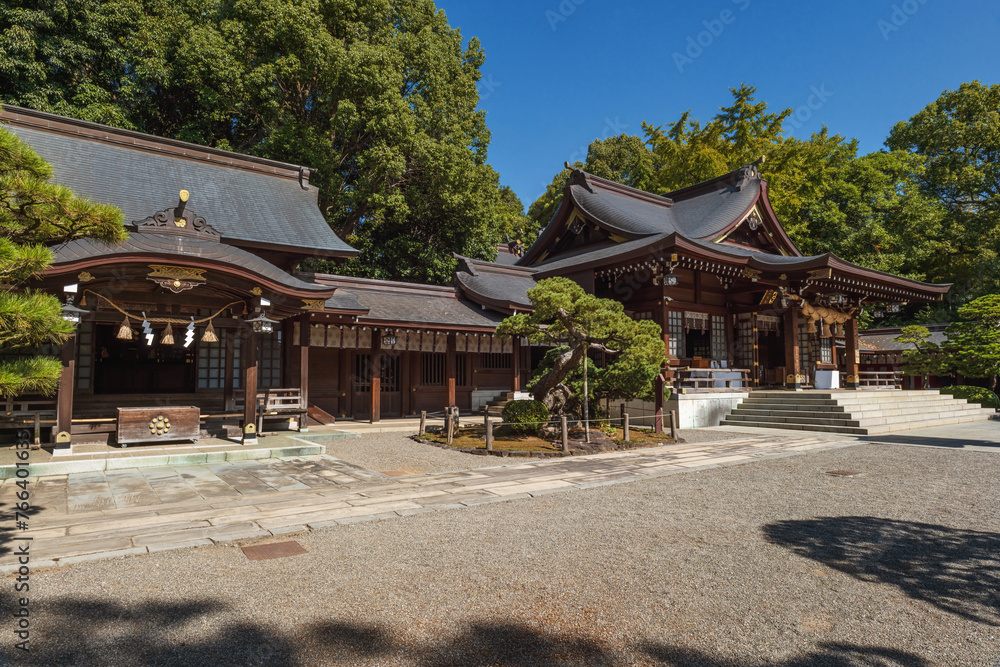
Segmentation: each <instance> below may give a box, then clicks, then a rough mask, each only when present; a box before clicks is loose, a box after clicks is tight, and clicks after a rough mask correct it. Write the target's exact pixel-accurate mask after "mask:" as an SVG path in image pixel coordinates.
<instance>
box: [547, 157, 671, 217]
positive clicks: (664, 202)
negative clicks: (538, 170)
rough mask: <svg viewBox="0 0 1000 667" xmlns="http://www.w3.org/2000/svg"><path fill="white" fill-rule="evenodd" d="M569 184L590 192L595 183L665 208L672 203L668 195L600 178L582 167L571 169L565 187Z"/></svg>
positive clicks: (606, 188)
mask: <svg viewBox="0 0 1000 667" xmlns="http://www.w3.org/2000/svg"><path fill="white" fill-rule="evenodd" d="M567 168H571V169H572V167H569V164H568V163H567ZM571 185H580V186H582V187H584V188H585V189H586V190H587V191H588V192H591V193H593V192H594V189H593V186H595V185H596V186H598V187H599V188H600V189H602V190H608V191H612V192H615V193H616V194H621V195H625V196H627V197H632V198H633V199H641V200H643V201H648V202H650V203H653V204H659V205H661V206H666V207H667V208H669V207H671V206H673V204H674V201H673V199H671V198H670V197H667V196H664V195H658V194H654V193H652V192H646V191H645V190H640V189H638V188H633V187H632V186H630V185H624V184H622V183H619V182H617V181H612V180H608V179H606V178H601V177H600V176H594V175H593V174H591V173H588V172H586V171H583V170H582V169H573V172H572V173H571V174H570V176H569V178H568V179H567V180H566V187H569V186H571Z"/></svg>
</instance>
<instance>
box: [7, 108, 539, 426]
mask: <svg viewBox="0 0 1000 667" xmlns="http://www.w3.org/2000/svg"><path fill="white" fill-rule="evenodd" d="M0 120H2V122H3V123H4V126H5V128H6V129H8V130H10V131H12V132H14V133H15V134H16V135H17V136H18V137H20V139H21V140H22V141H24V142H25V143H27V144H28V145H29V146H31V147H32V148H33V149H34V150H35V151H36V152H37V153H39V154H40V155H41V156H42V157H43V158H44V159H45V160H46V161H48V162H49V163H50V164H51V165H52V166H53V169H54V172H55V176H54V180H55V181H57V182H59V183H62V184H64V185H66V186H68V187H69V188H70V189H72V190H73V191H74V192H75V193H76V194H77V195H78V196H81V197H86V198H89V199H92V200H96V201H102V202H107V203H111V204H114V205H116V206H118V207H119V208H120V209H121V210H122V211H123V212H124V214H125V220H126V225H127V227H128V229H129V230H130V234H129V238H128V240H127V241H125V242H124V243H123V244H121V245H116V246H109V245H105V244H103V243H99V242H94V241H90V240H78V241H73V242H70V243H66V244H64V245H61V246H58V247H55V248H53V251H54V255H55V262H54V264H53V265H52V266H51V267H50V268H49V269H48V270H46V272H45V273H44V275H43V276H41V277H40V278H39V279H38V280H37V281H36V284H35V285H33V286H34V287H37V288H41V289H43V290H45V291H47V292H50V293H52V294H57V295H59V296H60V297H61V298H63V299H64V300H65V302H66V303H67V309H68V311H64V312H72V313H76V315H75V317H77V318H78V319H79V325H78V327H77V333H76V334H75V336H73V337H72V338H71V340H70V341H69V342H68V343H67V344H66V345H64V346H63V348H62V349H61V350H54V349H46V350H41V352H42V353H45V354H50V355H53V356H57V357H61V358H62V360H63V378H62V382H61V385H60V389H59V394H58V401H57V403H58V405H57V417H56V421H57V423H56V425H55V428H54V429H53V438H56V437H58V439H59V440H60V441H62V444H66V443H69V442H81V441H95V440H96V441H99V442H100V441H107V440H108V438H109V436H114V435H115V432H116V430H117V437H118V440H119V442H122V443H123V444H124V440H123V438H124V437H126V436H123V431H122V428H123V426H122V422H123V420H125V419H126V416H128V418H129V419H133V417H132V416H130V415H133V412H135V415H136V416H135V417H134V418H135V419H136V420H138V421H137V423H136V424H135V426H136V427H137V428H138V434H136V433H132V432H130V433H129V434H128V435H127V438H128V439H130V441H134V442H141V441H144V440H145V441H149V440H152V441H156V440H168V439H170V438H171V437H172V436H173V437H175V438H176V439H181V438H184V439H196V438H197V437H198V434H199V431H200V430H203V429H204V428H205V426H206V422H207V420H213V419H215V420H218V421H219V422H220V423H224V422H229V423H232V424H237V423H238V424H240V425H242V427H243V436H244V441H245V442H252V441H254V440H255V438H256V433H257V430H258V428H260V427H261V426H266V425H265V424H264V423H263V421H262V419H272V418H273V419H274V420H275V421H278V422H291V423H289V424H288V425H290V426H291V425H294V426H297V427H299V428H300V429H305V428H306V427H307V426H308V423H309V422H308V420H309V417H307V412H308V413H312V414H313V416H314V417H313V419H314V421H315V420H319V421H321V422H326V423H328V422H330V421H333V420H335V419H337V418H348V419H369V420H372V421H377V420H379V419H380V418H382V417H400V416H403V415H407V414H414V413H415V412H417V411H419V410H428V411H440V410H443V409H444V407H445V406H449V405H457V406H459V407H461V408H464V409H466V410H471V409H475V408H478V407H480V406H481V405H482V404H484V403H486V402H487V401H489V400H492V399H493V398H495V397H496V396H497V395H499V394H500V393H502V392H504V391H511V390H513V389H516V388H517V387H519V386H520V384H521V382H522V379H521V377H522V374H523V373H526V371H527V365H528V361H529V359H530V356H529V348H527V347H522V346H520V345H518V346H516V347H515V345H514V341H511V340H509V339H508V340H500V339H499V338H498V337H496V336H494V331H495V328H496V325H497V323H498V322H499V321H500V320H501V319H502V315H501V314H499V313H496V312H493V311H485V310H484V309H483V308H482V307H481V306H480V305H478V304H475V303H472V302H470V301H469V300H468V299H465V298H463V297H462V296H461V294H460V293H459V292H458V291H457V290H456V289H455V288H448V287H434V286H422V285H408V284H401V283H391V282H383V281H373V280H363V279H355V278H345V277H342V276H320V275H311V274H306V273H300V272H298V270H297V267H298V265H299V263H300V262H301V260H303V259H304V258H306V257H322V258H327V259H332V260H338V261H339V260H344V259H346V258H349V257H351V256H353V255H355V254H357V251H355V250H354V249H353V248H351V247H350V246H349V245H347V244H346V243H344V242H343V241H342V240H341V239H339V238H338V237H337V235H336V234H335V233H334V232H333V231H332V230H331V229H330V226H329V225H328V224H327V223H326V221H325V220H324V218H323V216H322V214H321V213H320V210H319V207H318V205H317V191H316V188H315V186H311V185H310V184H309V175H310V170H309V169H307V168H304V167H300V166H297V165H291V164H284V163H280V162H275V161H272V160H265V159H261V158H256V157H251V156H246V155H239V154H236V153H231V152H227V151H221V150H214V149H210V148H204V147H201V146H195V145H192V144H187V143H183V142H178V141H172V140H166V139H161V138H157V137H152V136H149V135H145V134H140V133H136V132H130V131H126V130H120V129H116V128H111V127H107V126H102V125H96V124H93V123H88V122H83V121H79V120H75V119H69V118H64V117H60V116H54V115H52V114H47V113H40V112H36V111H32V110H28V109H22V108H17V107H11V106H4V107H3V110H2V116H0ZM522 359H523V360H524V362H523V363H522ZM185 410H186V411H187V412H185ZM153 413H155V414H153ZM192 414H193V415H194V417H193V419H194V423H193V425H192V424H191V423H190V420H191V419H192V417H190V415H192ZM262 415H264V417H262ZM171 416H172V417H171ZM157 420H159V421H157ZM164 420H165V421H164ZM199 421H200V422H201V424H200V425H199ZM165 425H166V426H167V428H166V431H164V426H165ZM199 426H200V427H201V428H199ZM144 429H145V430H144ZM147 436H148V437H147ZM111 441H114V438H113V437H112V439H111Z"/></svg>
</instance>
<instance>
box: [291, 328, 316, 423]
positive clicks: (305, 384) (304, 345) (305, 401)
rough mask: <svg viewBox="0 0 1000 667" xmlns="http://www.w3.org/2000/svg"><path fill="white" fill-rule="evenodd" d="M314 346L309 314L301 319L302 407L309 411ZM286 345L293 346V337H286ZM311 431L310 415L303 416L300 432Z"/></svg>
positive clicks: (300, 367) (300, 374) (300, 364)
mask: <svg viewBox="0 0 1000 667" xmlns="http://www.w3.org/2000/svg"><path fill="white" fill-rule="evenodd" d="M311 344H312V327H311V326H310V325H309V313H303V314H302V315H301V316H300V317H299V393H300V394H301V396H302V407H303V409H305V410H308V409H309V346H310V345H311ZM285 345H287V346H288V347H291V346H292V341H291V336H286V337H285ZM308 430H309V415H308V413H306V414H303V415H302V422H301V423H300V424H299V431H302V432H305V431H308Z"/></svg>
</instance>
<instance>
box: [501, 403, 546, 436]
mask: <svg viewBox="0 0 1000 667" xmlns="http://www.w3.org/2000/svg"><path fill="white" fill-rule="evenodd" d="M503 420H504V422H505V423H507V424H508V425H509V428H510V430H511V431H512V432H514V433H524V434H535V433H538V431H539V430H540V429H541V428H542V426H544V424H539V423H533V422H547V421H548V420H549V411H548V410H546V409H545V404H544V403H542V402H540V401H511V402H510V403H508V404H507V405H505V406H503Z"/></svg>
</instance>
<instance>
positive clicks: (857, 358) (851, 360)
mask: <svg viewBox="0 0 1000 667" xmlns="http://www.w3.org/2000/svg"><path fill="white" fill-rule="evenodd" d="M846 329H847V330H846V331H845V334H846V335H845V338H846V341H845V342H846V344H847V346H846V347H847V349H846V350H845V353H844V357H845V359H844V370H845V371H847V378H846V381H845V382H844V388H845V389H857V388H858V387H860V386H861V378H860V377H858V375H859V371H858V365H859V364H860V363H861V346H860V345H859V344H858V319H857V318H856V317H852V318H851V319H849V320H848V321H847V326H846Z"/></svg>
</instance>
